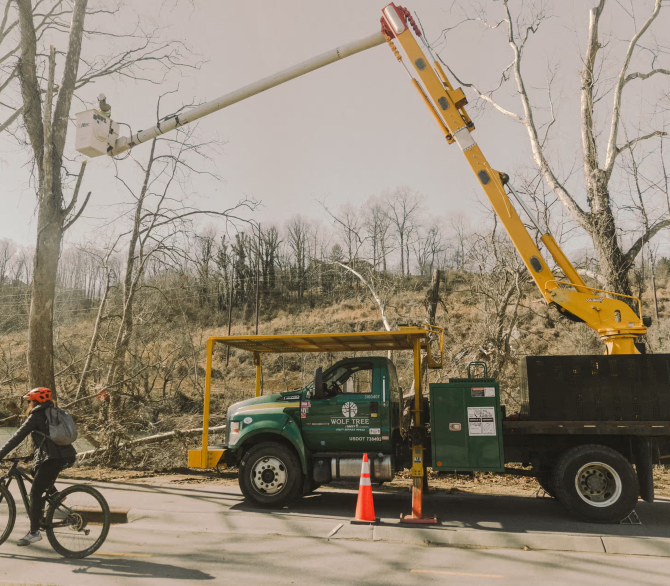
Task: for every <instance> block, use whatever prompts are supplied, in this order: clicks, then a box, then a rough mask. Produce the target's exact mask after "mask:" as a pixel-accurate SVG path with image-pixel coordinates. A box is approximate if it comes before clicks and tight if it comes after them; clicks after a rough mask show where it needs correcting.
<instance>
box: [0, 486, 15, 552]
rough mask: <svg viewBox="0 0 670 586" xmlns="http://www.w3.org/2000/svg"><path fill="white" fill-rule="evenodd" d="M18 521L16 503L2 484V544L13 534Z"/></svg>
mask: <svg viewBox="0 0 670 586" xmlns="http://www.w3.org/2000/svg"><path fill="white" fill-rule="evenodd" d="M15 522H16V503H15V502H14V497H13V496H12V495H11V493H10V492H9V490H8V489H7V487H6V486H5V485H4V484H0V545H2V544H3V543H4V542H5V541H7V538H8V537H9V536H10V535H11V533H12V530H13V529H14V523H15Z"/></svg>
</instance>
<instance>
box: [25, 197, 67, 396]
mask: <svg viewBox="0 0 670 586" xmlns="http://www.w3.org/2000/svg"><path fill="white" fill-rule="evenodd" d="M62 238H63V233H62V231H61V208H60V202H59V201H56V198H54V197H48V198H42V199H41V201H40V204H39V207H38V211H37V246H36V247H35V257H34V261H33V283H32V295H31V300H30V317H29V320H28V378H29V381H30V386H31V388H34V387H47V388H49V389H51V390H52V392H54V394H55V392H56V379H55V377H54V363H53V312H54V307H53V303H54V299H55V297H56V277H57V274H58V259H59V257H60V250H61V241H62Z"/></svg>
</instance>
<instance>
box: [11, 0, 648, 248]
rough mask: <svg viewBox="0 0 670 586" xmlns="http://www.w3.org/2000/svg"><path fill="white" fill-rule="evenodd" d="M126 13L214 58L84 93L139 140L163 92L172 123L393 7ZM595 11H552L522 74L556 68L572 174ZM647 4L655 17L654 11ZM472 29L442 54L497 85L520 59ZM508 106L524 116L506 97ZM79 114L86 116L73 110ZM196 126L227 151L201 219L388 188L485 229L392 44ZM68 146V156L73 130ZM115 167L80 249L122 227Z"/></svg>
mask: <svg viewBox="0 0 670 586" xmlns="http://www.w3.org/2000/svg"><path fill="white" fill-rule="evenodd" d="M129 4H130V5H132V6H134V7H135V10H136V11H138V12H139V13H140V16H141V17H143V18H145V17H146V15H148V14H152V15H155V18H156V19H157V20H158V21H159V22H162V23H164V24H165V25H167V27H168V28H167V30H166V37H169V38H179V39H184V40H185V41H186V42H187V43H188V44H189V45H190V46H191V47H192V49H193V50H194V51H195V52H196V53H198V54H199V55H201V56H202V58H204V59H206V60H207V63H206V64H205V65H204V66H203V67H202V68H201V69H200V70H199V71H193V72H186V73H185V74H184V76H183V77H181V78H178V77H177V76H173V77H171V78H170V79H168V81H167V82H166V83H165V84H164V85H163V86H161V87H156V86H148V85H142V86H137V87H134V86H132V85H127V84H118V83H115V82H114V81H113V80H111V79H106V80H102V81H100V82H99V83H97V84H95V85H89V86H87V87H86V88H85V89H84V90H83V92H82V93H81V97H82V98H83V99H86V100H90V101H91V102H93V100H94V99H95V97H96V96H97V94H98V93H99V92H101V91H102V92H104V93H105V94H107V97H108V101H109V102H110V103H111V104H112V106H113V111H112V117H113V118H114V119H115V120H117V121H119V122H126V123H129V124H130V125H131V126H132V127H133V129H134V130H136V129H139V128H145V127H148V126H151V125H153V123H154V119H155V103H156V98H157V96H158V95H159V94H160V93H163V92H165V91H167V90H172V89H175V88H176V87H177V85H179V92H178V94H176V95H173V96H171V97H170V98H168V99H167V100H166V102H165V103H166V106H167V107H166V109H165V111H164V112H165V114H167V113H168V112H169V111H172V110H174V109H176V108H177V107H179V106H180V105H181V104H183V103H189V102H191V101H196V102H202V101H206V100H209V99H212V98H214V97H217V96H219V95H222V94H225V93H227V92H229V91H232V90H234V89H237V88H239V87H241V86H243V85H245V84H247V83H250V82H252V81H255V80H257V79H259V78H261V77H263V76H266V75H268V74H271V73H273V72H275V71H277V70H280V69H283V68H285V67H288V66H290V65H292V64H294V63H297V62H299V61H303V60H305V59H308V58H310V57H312V56H314V55H316V54H318V53H320V52H323V51H326V50H328V49H332V48H334V47H336V46H338V45H340V44H343V43H346V42H349V41H352V40H355V39H358V38H360V37H363V36H366V35H369V34H370V33H372V32H375V31H377V30H378V29H379V18H380V16H381V9H382V8H383V6H384V2H383V1H382V2H379V1H375V0H338V1H337V2H332V1H331V2H326V1H322V0H286V1H283V2H278V1H269V0H265V1H260V0H245V1H244V2H240V1H232V0H218V1H216V2H214V1H202V2H197V4H196V5H197V9H196V10H194V9H193V8H192V6H191V5H189V4H187V3H183V4H182V5H181V6H177V7H176V8H174V9H172V10H169V11H168V10H164V11H163V12H162V13H156V12H155V11H152V9H151V7H152V6H158V5H160V2H157V1H156V0H151V1H148V2H142V3H139V2H129ZM501 4H502V3H500V2H488V6H489V8H490V15H491V17H492V19H493V18H494V17H495V15H496V14H500V12H499V11H500V9H501ZM592 4H593V3H592V2H587V1H586V0H568V1H565V2H560V3H558V2H557V3H555V7H554V9H553V12H554V13H555V14H557V15H559V16H560V18H556V19H553V20H551V21H548V22H547V23H545V24H544V25H543V32H542V37H541V38H538V39H537V40H536V41H533V42H534V49H533V51H534V52H533V53H532V54H531V53H529V57H528V59H527V63H526V67H527V70H526V71H527V75H528V78H529V79H530V80H532V81H534V82H537V83H536V85H537V86H538V87H539V86H541V85H542V83H543V79H544V75H545V72H546V64H547V62H548V61H552V60H553V61H560V64H561V74H560V75H561V76H562V78H561V84H560V85H561V88H562V95H561V96H560V104H561V110H560V114H561V117H562V118H561V120H560V122H561V124H560V125H559V127H558V128H557V133H556V142H555V144H556V147H555V148H556V151H557V152H559V153H561V156H562V161H563V165H564V166H568V167H569V165H570V164H572V162H573V160H574V159H575V157H576V156H578V153H577V145H578V141H579V134H578V132H579V126H578V120H579V95H578V91H579V78H578V71H579V68H580V66H581V63H580V58H579V54H580V53H581V52H582V51H581V49H582V47H581V46H580V43H581V44H583V40H584V38H585V31H586V23H587V21H588V8H589V7H590V6H591V5H592ZM639 4H641V7H640V12H641V13H643V14H645V15H646V14H647V10H646V9H645V6H646V5H647V4H648V3H647V2H639ZM406 5H407V7H408V8H410V9H411V10H413V11H414V10H416V11H417V12H418V14H419V17H420V18H421V20H422V23H423V25H424V26H425V28H426V30H427V33H428V38H429V39H431V40H432V39H435V38H436V37H437V36H438V34H439V32H440V30H441V29H443V28H444V27H446V26H453V24H454V23H455V22H456V21H457V20H458V19H460V17H459V16H458V15H457V14H456V13H455V12H453V13H450V12H449V7H450V6H451V2H449V1H440V0H432V1H426V0H411V2H410V1H409V0H408V3H407V4H406ZM137 7H141V8H139V9H138V8H137ZM610 10H611V12H610V13H608V14H607V18H605V26H608V25H611V24H612V19H615V20H616V13H615V11H616V10H618V8H617V7H616V5H614V6H613V7H612V8H610ZM152 18H153V16H152ZM608 19H610V20H608ZM132 20H133V14H132V13H131V12H130V11H128V12H126V13H123V14H122V16H121V17H120V21H119V26H120V27H122V26H126V25H128V23H130V22H132ZM614 24H616V22H614ZM478 30H479V29H477V28H476V27H475V26H470V27H469V28H465V29H463V31H462V32H461V33H460V34H459V35H454V37H453V40H452V41H450V43H449V45H448V47H447V49H446V50H445V51H444V52H443V53H442V55H443V57H444V58H445V59H446V60H447V62H448V63H449V64H450V65H451V66H452V67H453V68H454V69H455V70H456V71H457V72H458V73H459V74H461V75H463V77H464V78H466V79H467V80H473V81H476V82H478V83H482V85H483V86H484V87H486V88H487V89H488V88H490V87H492V86H493V85H495V83H496V81H497V78H498V75H499V71H500V70H502V68H503V67H504V66H506V65H507V64H508V63H509V61H510V60H511V53H510V51H509V49H508V46H507V45H506V43H505V39H504V31H502V30H501V31H500V32H498V31H496V32H495V33H493V34H486V35H483V34H482V33H481V32H478ZM535 48H536V50H535ZM84 51H86V46H85V47H84ZM636 91H638V90H637V89H636V88H631V90H630V93H629V99H634V98H633V96H635V92H636ZM537 96H538V98H537V99H538V105H544V104H543V101H544V98H542V93H541V92H540V91H539V90H538V92H537ZM506 104H507V105H508V106H511V107H514V108H515V109H516V110H517V111H519V112H520V106H519V103H518V100H516V99H514V98H513V97H512V96H510V97H508V98H507V101H506ZM83 109H86V107H84V106H81V107H80V106H79V105H76V106H75V107H74V108H73V113H74V112H77V111H80V110H83ZM476 123H477V130H476V131H475V134H476V137H475V139H476V140H477V142H478V143H479V144H480V146H481V147H482V149H483V151H484V153H485V155H486V156H487V157H488V158H489V160H490V162H491V164H492V166H493V167H494V168H497V169H498V170H504V171H508V172H512V171H514V169H515V168H518V167H519V166H522V165H528V164H529V163H530V159H529V148H528V142H527V139H526V136H525V134H524V130H523V129H522V128H521V126H520V125H518V124H515V123H513V122H511V121H510V120H508V119H505V118H504V117H503V116H501V115H499V114H496V113H492V112H487V113H485V114H484V115H483V116H480V117H479V118H478V119H477V120H476ZM200 128H201V130H202V136H203V137H204V138H208V137H209V138H214V137H218V138H219V139H221V140H224V141H226V145H225V148H224V153H223V154H222V155H221V156H219V157H217V160H216V171H217V172H218V173H219V174H220V175H221V176H222V177H223V178H224V179H225V183H224V184H223V185H215V184H213V183H211V182H206V181H203V182H201V183H199V184H197V185H196V189H197V190H198V191H199V192H200V193H201V198H200V199H199V202H200V203H201V204H202V205H203V206H206V207H220V208H223V207H228V206H229V205H230V203H232V202H233V201H235V200H237V199H239V198H241V197H243V196H244V195H247V196H253V197H255V198H256V199H258V200H262V202H263V207H262V208H261V209H260V211H259V212H258V213H257V214H256V215H255V218H256V219H258V220H259V221H261V222H276V223H281V222H283V221H285V220H286V219H287V218H289V217H290V216H291V215H293V214H296V213H300V214H304V215H306V216H310V217H323V215H324V214H323V211H322V210H321V208H320V206H319V205H318V204H317V203H316V200H319V199H326V200H327V201H329V203H330V204H331V205H333V207H336V206H337V204H338V203H342V202H346V201H351V202H352V203H354V204H356V203H360V202H361V201H362V200H363V199H364V198H366V197H367V196H368V195H371V194H376V193H379V192H381V191H382V190H384V189H389V188H391V189H392V188H394V187H395V186H397V185H409V186H411V187H412V188H414V189H417V190H418V191H420V192H421V193H422V194H423V195H424V196H425V201H426V207H427V209H428V210H429V211H430V215H432V216H434V217H441V218H444V221H445V222H447V221H449V218H450V217H452V216H454V215H458V214H465V215H468V216H471V217H473V218H476V217H477V214H478V213H480V212H479V211H478V208H479V204H478V203H477V198H481V197H483V195H482V194H480V191H479V190H478V184H477V182H476V181H475V179H474V177H473V176H472V174H471V172H470V170H469V168H468V167H467V166H466V164H465V161H464V160H463V156H462V154H461V152H460V149H459V148H458V147H457V146H456V145H451V146H450V145H447V143H446V141H445V140H444V138H443V137H442V136H441V134H440V132H439V131H438V129H437V128H436V127H435V125H434V122H433V120H432V118H431V116H430V115H429V114H428V112H427V111H426V110H425V108H424V106H423V105H422V104H421V102H420V100H419V98H418V97H417V95H416V93H415V90H414V88H412V87H411V85H410V83H409V80H408V78H407V76H406V74H405V72H404V71H403V69H402V67H401V66H400V65H399V64H398V63H397V62H396V60H395V58H394V57H393V55H392V53H391V51H390V50H389V49H388V47H386V46H385V45H383V46H379V47H376V48H374V49H372V50H369V51H367V52H365V53H362V54H359V55H356V56H353V57H350V58H348V59H346V60H344V61H342V62H339V63H336V64H334V65H330V66H328V67H326V68H323V69H321V70H319V71H316V72H313V73H311V74H308V75H306V76H304V77H301V78H299V79H297V80H294V81H292V82H289V83H287V84H285V85H283V86H280V87H278V88H275V89H272V90H269V91H268V92H265V93H263V94H260V95H258V96H255V97H253V98H251V99H248V100H246V101H245V102H242V103H239V104H236V105H234V106H231V107H230V108H228V109H226V110H223V111H221V112H218V113H215V114H213V115H211V116H209V117H208V118H206V119H204V120H203V121H201V122H200ZM68 141H69V143H70V145H71V146H72V145H73V144H74V128H73V127H72V128H71V129H70V132H69V136H68ZM148 148H149V147H148V145H144V146H140V147H137V148H136V149H134V151H133V156H135V157H136V158H138V160H143V159H144V158H145V157H146V155H147V153H148ZM0 159H1V161H0V172H1V173H2V187H1V188H0V189H1V191H0V198H1V201H2V208H3V213H2V215H0V237H9V238H12V239H14V240H16V241H18V242H20V243H22V244H31V243H32V242H33V241H34V232H35V219H34V216H33V209H34V194H33V193H32V191H31V189H30V188H29V187H28V185H27V171H26V169H25V168H23V167H22V165H23V164H25V161H26V156H25V154H22V153H17V152H16V147H14V146H13V145H12V144H11V143H9V142H8V141H7V140H0ZM105 159H106V158H104V157H100V158H97V159H94V160H92V161H91V162H90V164H89V168H88V170H87V176H86V179H85V181H84V186H83V189H84V190H86V191H88V190H92V191H93V203H92V205H91V207H90V210H88V212H87V215H88V216H89V217H88V218H87V219H85V220H82V221H81V222H80V223H79V224H78V225H77V226H76V229H75V230H74V231H73V233H72V234H71V235H70V240H72V239H75V240H77V239H81V238H86V237H90V235H91V231H92V229H93V228H95V227H96V226H99V225H100V222H101V220H104V219H105V218H108V217H111V216H113V215H114V214H113V208H110V207H109V206H110V205H113V204H115V203H117V202H120V201H122V200H124V199H125V197H126V196H125V195H124V194H122V193H121V192H120V190H119V187H118V186H117V185H116V184H115V181H114V173H113V167H112V164H111V161H109V160H105ZM577 162H578V159H577ZM123 164H126V165H131V164H132V163H131V161H130V160H127V161H125V163H123ZM577 174H578V175H579V174H581V170H579V169H578V171H577Z"/></svg>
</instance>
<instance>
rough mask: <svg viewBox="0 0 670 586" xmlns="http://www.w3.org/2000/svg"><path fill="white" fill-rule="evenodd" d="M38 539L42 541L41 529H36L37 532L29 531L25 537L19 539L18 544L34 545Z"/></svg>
mask: <svg viewBox="0 0 670 586" xmlns="http://www.w3.org/2000/svg"><path fill="white" fill-rule="evenodd" d="M38 541H42V534H41V533H40V532H39V531H35V533H28V534H27V535H26V536H25V537H23V538H21V539H19V540H18V541H17V542H16V545H32V544H33V543H37V542H38Z"/></svg>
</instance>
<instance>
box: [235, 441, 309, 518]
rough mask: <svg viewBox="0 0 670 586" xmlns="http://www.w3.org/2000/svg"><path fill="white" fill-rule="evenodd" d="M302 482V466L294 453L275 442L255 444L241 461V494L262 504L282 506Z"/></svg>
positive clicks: (300, 486)
mask: <svg viewBox="0 0 670 586" xmlns="http://www.w3.org/2000/svg"><path fill="white" fill-rule="evenodd" d="M302 482H303V474H302V468H301V466H300V461H299V460H298V457H297V456H296V454H295V452H294V451H293V450H291V449H290V448H288V447H286V446H283V445H281V444H278V443H274V442H265V443H262V444H258V445H257V446H254V447H252V448H251V449H250V450H249V451H248V452H247V453H246V454H244V457H243V458H242V461H241V462H240V472H239V483H240V489H241V490H242V494H243V495H244V496H245V497H246V498H247V499H248V500H250V501H252V502H253V503H254V504H256V505H259V506H261V507H267V508H279V507H283V506H284V505H285V504H286V503H287V502H288V501H290V500H291V499H293V498H295V497H296V496H297V495H298V494H299V493H300V492H301V488H302Z"/></svg>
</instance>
